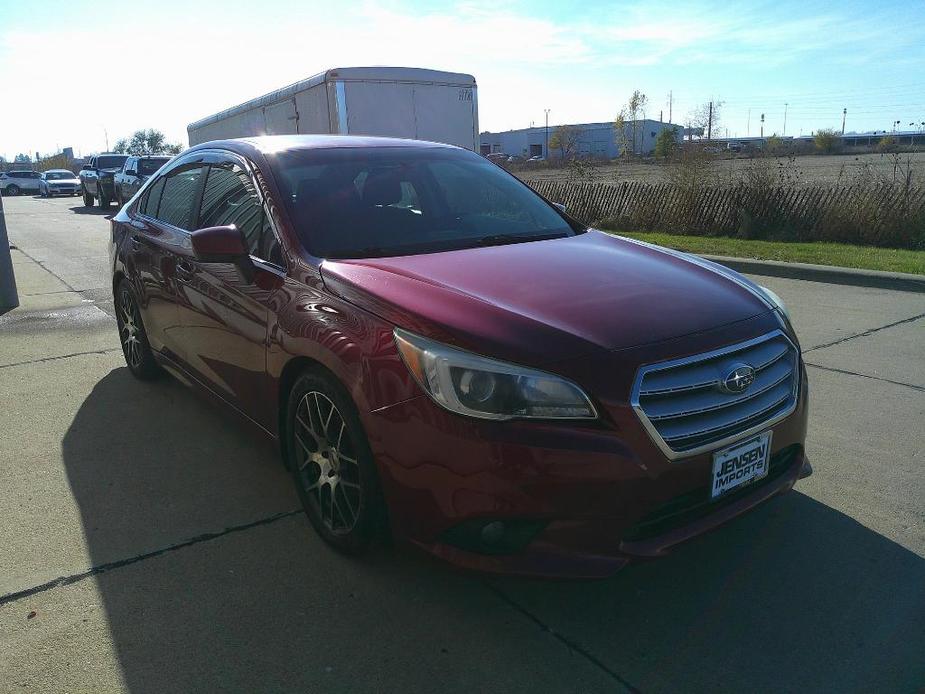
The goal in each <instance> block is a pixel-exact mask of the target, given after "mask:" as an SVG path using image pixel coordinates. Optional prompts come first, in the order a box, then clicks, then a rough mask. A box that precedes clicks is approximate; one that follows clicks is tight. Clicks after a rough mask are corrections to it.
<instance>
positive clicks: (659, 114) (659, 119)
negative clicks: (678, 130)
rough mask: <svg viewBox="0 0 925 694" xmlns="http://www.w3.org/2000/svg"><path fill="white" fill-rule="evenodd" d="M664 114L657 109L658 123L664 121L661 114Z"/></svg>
mask: <svg viewBox="0 0 925 694" xmlns="http://www.w3.org/2000/svg"><path fill="white" fill-rule="evenodd" d="M664 114H665V112H664V111H659V112H658V122H659V123H664V122H665V121H663V120H662V116H663V115H664Z"/></svg>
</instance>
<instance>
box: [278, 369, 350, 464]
mask: <svg viewBox="0 0 925 694" xmlns="http://www.w3.org/2000/svg"><path fill="white" fill-rule="evenodd" d="M308 370H321V371H325V372H327V373H329V374H330V375H331V377H332V378H335V379H337V380H338V381H339V382H340V379H339V378H337V375H336V374H334V373H333V372H332V371H331V370H330V369H328V368H327V367H325V366H324V364H322V363H321V362H320V361H318V360H317V359H312V358H311V357H304V356H298V357H293V358H292V359H290V360H289V361H287V362H286V364H285V365H284V366H283V370H282V371H281V372H280V374H279V381H278V387H277V393H276V430H277V435H278V441H279V451H280V454H281V455H282V457H283V465H285V466H286V469H287V470H288V469H289V448H288V446H289V443H288V437H287V436H286V410H287V407H288V401H289V392H290V391H291V390H292V386H293V385H294V384H295V382H296V379H297V378H298V377H299V376H300V375H301V374H302V373H304V372H305V371H308Z"/></svg>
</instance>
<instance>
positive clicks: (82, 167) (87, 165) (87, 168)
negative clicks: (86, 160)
mask: <svg viewBox="0 0 925 694" xmlns="http://www.w3.org/2000/svg"><path fill="white" fill-rule="evenodd" d="M80 170H81V171H89V170H90V165H89V164H84V165H83V166H81V167H80Z"/></svg>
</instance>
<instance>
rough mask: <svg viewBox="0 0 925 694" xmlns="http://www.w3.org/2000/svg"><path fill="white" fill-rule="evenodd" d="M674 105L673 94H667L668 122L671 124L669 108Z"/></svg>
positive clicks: (670, 92)
mask: <svg viewBox="0 0 925 694" xmlns="http://www.w3.org/2000/svg"><path fill="white" fill-rule="evenodd" d="M673 104H674V96H673V92H672V91H669V92H668V122H669V123H671V107H672V105H673Z"/></svg>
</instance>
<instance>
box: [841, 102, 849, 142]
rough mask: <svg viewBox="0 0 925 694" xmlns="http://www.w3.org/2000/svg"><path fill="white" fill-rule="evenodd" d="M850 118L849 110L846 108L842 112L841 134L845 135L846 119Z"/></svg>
mask: <svg viewBox="0 0 925 694" xmlns="http://www.w3.org/2000/svg"><path fill="white" fill-rule="evenodd" d="M847 117H848V108H847V107H845V108H843V109H842V110H841V134H842V135H843V136H844V134H845V118H847Z"/></svg>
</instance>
